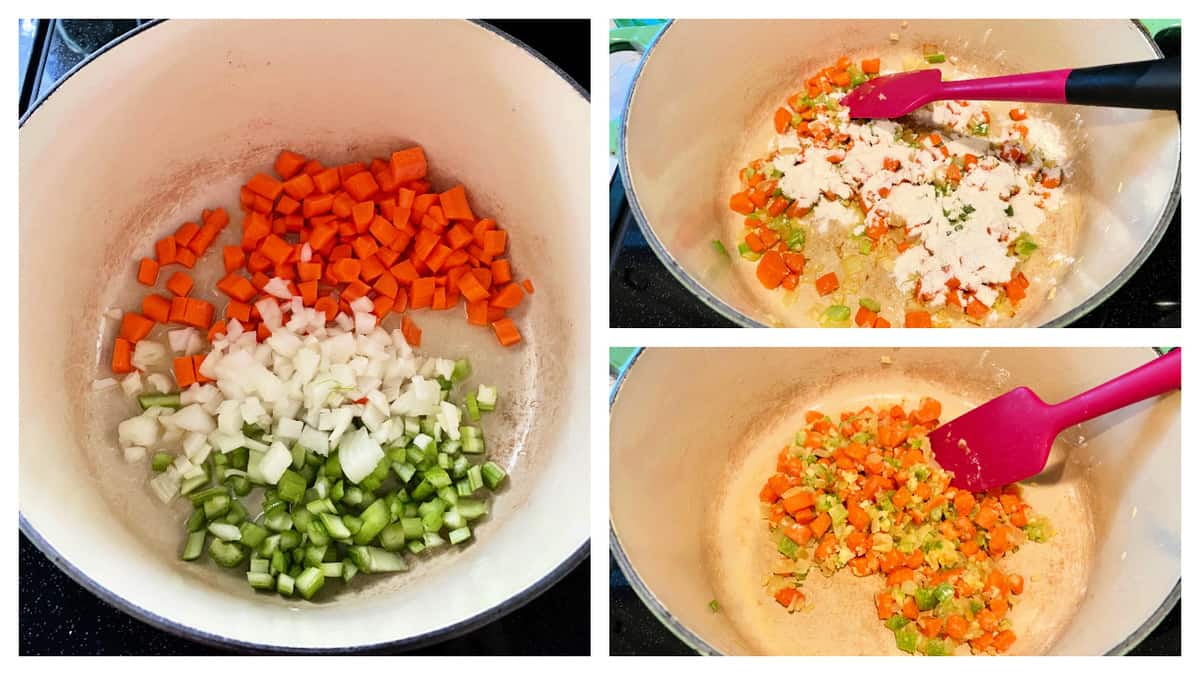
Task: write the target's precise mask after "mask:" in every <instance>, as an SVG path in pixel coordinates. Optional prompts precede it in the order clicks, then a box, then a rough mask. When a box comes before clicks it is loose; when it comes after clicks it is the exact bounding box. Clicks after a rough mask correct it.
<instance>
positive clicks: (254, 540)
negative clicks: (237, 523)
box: [241, 521, 267, 548]
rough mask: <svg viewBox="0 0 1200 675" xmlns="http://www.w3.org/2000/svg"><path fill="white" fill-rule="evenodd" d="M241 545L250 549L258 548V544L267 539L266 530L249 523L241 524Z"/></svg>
mask: <svg viewBox="0 0 1200 675" xmlns="http://www.w3.org/2000/svg"><path fill="white" fill-rule="evenodd" d="M241 533H242V543H243V544H245V545H246V546H249V547H250V548H258V546H259V544H261V543H263V540H265V539H266V538H267V531H266V529H264V528H262V527H260V526H258V525H255V524H254V523H252V522H250V521H246V522H244V523H242V527H241Z"/></svg>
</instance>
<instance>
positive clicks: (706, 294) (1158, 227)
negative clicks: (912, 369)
mask: <svg viewBox="0 0 1200 675" xmlns="http://www.w3.org/2000/svg"><path fill="white" fill-rule="evenodd" d="M851 20H852V19H851ZM676 21H677V19H671V20H669V21H668V22H667V23H666V24H665V25H664V26H663V29H662V30H661V31H659V32H658V35H656V36H654V39H653V40H651V42H650V44H649V45H647V47H646V52H645V53H644V54H642V58H641V60H640V61H639V62H638V66H637V70H636V71H635V72H634V74H633V81H632V82H631V83H630V85H629V92H628V93H627V94H626V95H625V105H624V107H623V108H622V111H621V121H620V124H619V125H618V126H617V128H618V138H617V148H618V149H619V150H620V152H619V155H620V156H619V157H617V165H618V167H619V169H620V171H621V182H622V185H624V187H625V194H626V197H627V201H628V202H629V208H630V210H631V211H632V212H633V216H634V220H636V221H637V224H638V228H639V229H641V231H642V235H643V236H644V237H645V239H646V241H647V242H649V243H650V249H651V250H653V251H654V255H656V256H657V257H658V259H659V261H660V262H661V263H662V264H663V266H664V267H666V268H667V271H669V272H670V273H671V275H672V276H674V277H675V279H676V280H677V281H679V283H680V284H682V285H683V287H684V288H686V289H688V291H690V292H691V293H692V295H694V296H695V297H697V298H698V299H699V300H700V301H701V302H703V303H704V304H705V305H707V306H708V308H709V309H711V310H713V311H715V312H717V313H718V314H720V315H721V316H723V317H724V318H726V319H728V320H730V321H732V322H734V323H735V324H737V325H739V326H741V327H743V328H767V327H770V326H769V325H768V324H765V323H762V322H761V321H759V320H757V319H754V318H752V317H749V316H747V315H745V314H743V313H742V312H741V311H740V310H738V309H735V308H734V307H733V306H731V305H729V304H728V303H726V302H725V301H724V300H722V299H721V298H718V297H717V296H716V295H714V294H713V293H712V292H711V291H709V290H708V288H707V287H705V286H704V284H702V283H700V282H699V281H697V280H695V279H694V278H692V276H691V275H690V274H688V272H687V270H685V269H684V268H683V265H681V264H680V263H679V261H678V260H676V259H675V256H673V255H671V252H670V251H668V250H667V247H666V245H664V244H663V242H662V240H660V239H659V238H658V235H657V234H656V233H655V232H654V228H653V227H651V225H650V223H649V221H648V220H647V218H646V214H645V212H643V211H642V206H641V202H640V201H639V200H638V197H637V189H636V188H635V186H634V184H633V180H632V178H631V176H630V174H629V165H628V163H627V161H626V159H625V157H626V155H627V154H628V153H627V152H626V150H627V147H626V146H627V140H628V139H627V135H626V130H627V127H628V125H629V106H630V105H631V104H632V103H633V94H634V92H635V91H636V90H637V86H638V82H639V81H640V80H641V77H642V70H643V69H644V68H645V66H646V63H647V62H648V61H649V60H650V56H651V55H652V54H653V52H654V48H655V47H657V46H658V43H659V41H660V40H661V39H662V37H663V36H664V35H666V34H667V32H668V31H669V30H670V29H671V28H672V27H673V26H674V25H675V22H676ZM1129 21H1130V22H1131V23H1133V25H1134V26H1135V27H1136V28H1137V30H1138V33H1139V34H1141V36H1142V37H1143V39H1145V40H1146V44H1147V45H1149V46H1150V49H1151V50H1153V52H1154V55H1155V56H1156V57H1157V58H1163V53H1162V50H1161V49H1159V48H1158V44H1157V43H1155V42H1154V38H1153V36H1151V35H1150V32H1149V31H1148V30H1147V29H1146V27H1145V26H1144V25H1142V24H1141V22H1139V21H1137V20H1136V19H1129ZM1182 154H1183V151H1182V147H1181V148H1180V152H1179V154H1178V155H1177V156H1176V157H1175V181H1174V183H1173V185H1172V186H1171V189H1170V192H1169V193H1168V194H1167V196H1166V201H1165V203H1164V208H1163V211H1162V214H1161V215H1160V216H1159V219H1158V223H1156V224H1155V226H1154V229H1153V230H1151V232H1150V236H1149V237H1148V238H1147V239H1146V243H1145V244H1144V245H1143V246H1142V248H1141V249H1140V250H1138V252H1137V255H1135V256H1133V258H1132V259H1130V261H1129V262H1128V263H1127V264H1126V265H1125V267H1124V268H1123V269H1121V271H1120V272H1119V273H1117V275H1116V276H1114V277H1113V278H1112V280H1110V281H1109V282H1108V283H1107V284H1105V285H1104V286H1102V287H1101V288H1100V289H1099V290H1097V291H1096V292H1095V293H1093V294H1092V295H1091V296H1090V297H1088V298H1087V299H1086V300H1084V301H1083V302H1081V303H1080V304H1078V305H1076V306H1075V307H1072V308H1071V309H1070V310H1068V311H1066V312H1064V313H1063V314H1060V315H1059V316H1057V317H1054V318H1053V319H1051V320H1050V321H1047V322H1046V323H1043V324H1041V326H1038V327H1039V328H1058V327H1062V326H1069V325H1070V324H1072V323H1074V322H1075V321H1077V320H1079V319H1080V318H1082V317H1083V316H1084V315H1086V314H1087V313H1089V312H1091V311H1092V310H1094V309H1096V308H1097V307H1099V306H1100V305H1101V304H1102V303H1104V302H1105V301H1106V300H1108V299H1109V298H1110V297H1111V296H1112V295H1113V294H1114V293H1116V292H1117V290H1119V289H1120V288H1121V287H1122V286H1124V285H1125V283H1126V282H1128V281H1129V279H1130V278H1131V277H1132V276H1133V275H1134V274H1135V273H1137V271H1138V270H1139V269H1141V267H1142V264H1144V263H1145V262H1146V259H1147V258H1149V257H1150V254H1151V253H1153V252H1154V250H1155V249H1156V248H1158V244H1159V242H1160V241H1162V238H1163V235H1164V234H1165V233H1166V231H1167V227H1169V226H1170V224H1171V220H1172V219H1174V217H1175V213H1176V211H1178V210H1179V199H1180V178H1181V169H1182V161H1181V158H1182Z"/></svg>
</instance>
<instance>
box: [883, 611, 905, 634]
mask: <svg viewBox="0 0 1200 675" xmlns="http://www.w3.org/2000/svg"><path fill="white" fill-rule="evenodd" d="M883 625H884V626H887V629H888V630H890V631H892V632H895V631H898V630H900V629H901V628H904V627H905V626H907V625H908V619H907V618H905V617H904V616H903V615H901V614H893V615H891V616H890V617H888V620H887V621H884V622H883Z"/></svg>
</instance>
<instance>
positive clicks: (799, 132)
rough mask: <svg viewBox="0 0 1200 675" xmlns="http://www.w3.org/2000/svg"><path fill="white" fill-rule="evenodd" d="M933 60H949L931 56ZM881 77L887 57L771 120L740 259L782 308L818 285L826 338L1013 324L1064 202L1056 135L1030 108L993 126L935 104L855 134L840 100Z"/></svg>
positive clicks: (749, 178) (841, 71)
mask: <svg viewBox="0 0 1200 675" xmlns="http://www.w3.org/2000/svg"><path fill="white" fill-rule="evenodd" d="M925 61H926V62H928V63H941V62H943V61H945V55H944V54H941V53H940V52H937V51H936V50H935V51H934V52H933V53H927V54H926V58H925ZM922 63H924V62H922ZM880 71H881V66H880V59H878V58H874V59H866V60H863V61H862V62H861V63H859V64H854V63H851V62H850V60H849V59H848V58H846V57H842V58H840V59H839V60H838V61H837V63H836V64H834V65H832V66H830V67H827V68H824V69H822V70H821V71H820V72H819V73H817V74H816V75H815V76H813V77H811V78H809V79H808V80H807V81H806V82H805V85H804V89H803V91H800V92H799V93H796V94H795V95H793V96H791V97H789V98H788V99H787V102H786V104H785V105H784V106H783V107H781V108H779V109H778V110H776V111H775V115H774V125H775V132H776V134H777V135H776V136H775V138H774V140H773V141H772V144H771V152H770V153H769V154H768V155H767V156H765V157H763V158H759V159H755V160H754V161H752V162H750V164H749V165H748V166H747V167H745V168H744V169H743V170H742V171H741V173H740V174H739V179H740V182H741V189H740V190H739V191H738V192H737V193H735V194H734V195H733V196H732V197H731V198H730V200H729V206H730V208H731V209H732V210H734V211H736V212H737V213H739V214H742V215H744V216H745V230H744V234H743V235H742V237H741V241H739V242H738V244H737V250H738V253H739V258H740V259H742V260H746V261H750V262H753V263H754V264H755V265H756V274H757V278H758V281H759V283H761V284H762V286H763V287H765V288H767V289H781V292H783V293H785V296H784V298H785V302H794V300H795V298H796V294H795V293H794V291H795V290H796V289H797V287H798V286H799V285H800V284H801V283H802V282H805V283H810V284H813V289H814V290H815V297H816V298H818V300H817V301H816V305H815V306H814V316H815V317H817V318H818V320H819V323H820V324H821V325H825V326H850V325H857V326H861V327H866V328H888V327H891V326H892V325H894V324H900V323H903V325H904V326H906V327H930V326H934V325H950V324H951V323H953V322H965V323H968V324H978V323H985V322H988V321H996V320H998V319H999V318H1003V317H1011V316H1012V315H1014V313H1015V311H1016V308H1017V306H1018V304H1019V303H1020V302H1021V301H1022V300H1023V299H1024V298H1025V297H1026V296H1027V295H1028V293H1029V286H1030V280H1029V279H1028V278H1027V277H1026V275H1025V274H1024V273H1023V272H1022V269H1023V263H1024V262H1025V261H1027V260H1028V258H1029V257H1030V255H1031V254H1032V253H1033V252H1034V251H1035V250H1036V249H1037V248H1038V245H1037V244H1036V243H1035V236H1036V235H1037V234H1038V226H1039V225H1041V224H1042V223H1043V221H1044V220H1045V219H1046V213H1047V212H1048V211H1052V210H1054V209H1056V208H1057V207H1058V206H1059V204H1060V203H1061V192H1062V191H1061V189H1060V187H1061V184H1062V181H1063V172H1062V168H1061V162H1062V161H1063V160H1064V159H1065V152H1064V151H1063V150H1062V148H1061V144H1060V143H1059V142H1058V140H1057V131H1056V130H1055V129H1054V128H1053V127H1052V126H1051V125H1049V123H1047V122H1044V121H1041V120H1034V119H1030V118H1029V116H1028V115H1027V113H1026V112H1025V110H1024V109H1022V108H1014V109H1012V110H1011V111H1009V113H1008V116H1007V117H1008V119H1006V120H993V119H992V118H991V115H990V114H989V112H988V111H987V110H986V109H984V108H983V107H981V106H980V105H977V104H973V103H969V102H967V101H939V102H936V103H933V104H931V105H929V106H926V107H924V108H922V109H921V110H919V111H918V112H916V113H914V114H913V115H911V116H909V117H906V118H903V119H901V120H897V121H889V120H875V121H863V120H853V121H852V120H851V119H850V116H849V110H848V109H846V108H844V107H842V106H841V105H840V104H839V101H840V100H841V99H842V97H843V96H845V94H846V93H847V92H849V91H850V90H852V89H854V88H855V87H857V86H859V85H860V84H862V83H864V82H866V81H868V80H869V79H871V78H873V77H877V76H878V75H879V74H880ZM714 247H715V248H717V250H718V251H723V250H725V248H724V245H723V244H721V243H720V242H719V241H716V242H714ZM813 251H821V252H822V253H819V254H814V253H813ZM826 252H827V253H826ZM814 255H816V256H818V257H817V258H814ZM814 260H819V261H820V262H818V263H817V264H815V265H814ZM830 261H832V263H833V265H831V264H830ZM814 267H819V268H820V269H814ZM831 267H832V268H831ZM875 269H880V270H882V272H881V273H879V274H877V275H876V276H882V277H888V279H887V283H884V284H878V283H876V284H875V285H874V286H873V288H874V292H875V293H879V294H880V295H879V296H877V297H869V294H867V293H863V292H861V290H860V287H861V286H862V285H864V284H865V282H866V281H867V279H868V277H870V276H871V271H872V270H875ZM883 295H887V296H888V297H887V298H885V297H882V296H883ZM893 296H894V298H895V300H894V301H893V302H886V301H885V302H883V303H882V304H883V305H885V306H884V307H881V302H880V301H881V300H890V299H892V297H893Z"/></svg>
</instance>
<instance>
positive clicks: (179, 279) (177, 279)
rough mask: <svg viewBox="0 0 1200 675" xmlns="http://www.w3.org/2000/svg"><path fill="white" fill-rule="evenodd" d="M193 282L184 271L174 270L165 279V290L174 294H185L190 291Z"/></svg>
mask: <svg viewBox="0 0 1200 675" xmlns="http://www.w3.org/2000/svg"><path fill="white" fill-rule="evenodd" d="M193 285H194V282H193V281H192V278H191V277H190V276H188V275H187V274H186V273H184V272H176V273H174V274H172V275H171V278H170V279H167V290H168V291H171V292H172V293H174V294H175V295H187V294H188V293H191V292H192V286H193Z"/></svg>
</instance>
